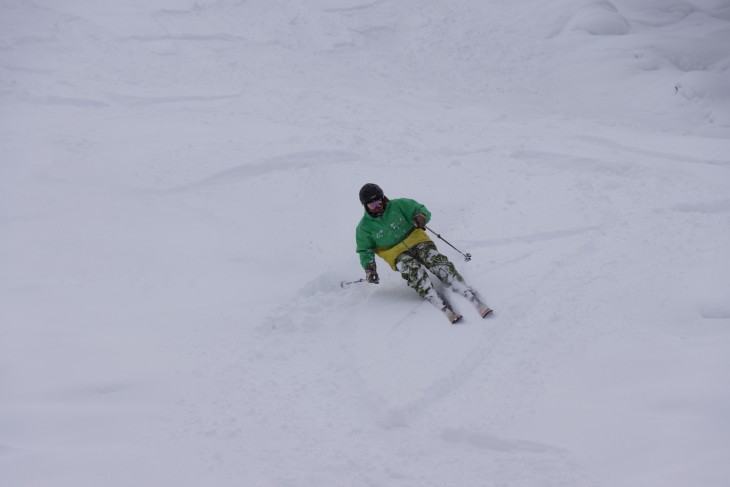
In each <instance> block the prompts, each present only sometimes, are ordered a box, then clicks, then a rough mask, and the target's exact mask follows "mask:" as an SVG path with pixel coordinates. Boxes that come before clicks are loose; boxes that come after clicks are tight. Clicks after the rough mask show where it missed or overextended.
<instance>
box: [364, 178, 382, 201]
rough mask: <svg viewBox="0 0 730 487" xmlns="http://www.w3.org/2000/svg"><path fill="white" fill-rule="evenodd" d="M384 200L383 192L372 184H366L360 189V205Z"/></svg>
mask: <svg viewBox="0 0 730 487" xmlns="http://www.w3.org/2000/svg"><path fill="white" fill-rule="evenodd" d="M383 198H385V195H384V194H383V190H382V189H380V186H378V185H377V184H374V183H367V184H366V185H365V186H363V187H362V188H360V203H362V204H363V205H367V204H368V203H370V202H371V201H375V200H379V199H383Z"/></svg>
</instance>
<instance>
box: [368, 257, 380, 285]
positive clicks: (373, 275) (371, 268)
mask: <svg viewBox="0 0 730 487" xmlns="http://www.w3.org/2000/svg"><path fill="white" fill-rule="evenodd" d="M365 279H367V281H368V282H369V283H370V284H377V283H379V282H380V278H379V277H378V271H376V270H375V262H373V263H371V264H368V265H367V267H365Z"/></svg>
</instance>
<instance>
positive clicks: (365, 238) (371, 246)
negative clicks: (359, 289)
mask: <svg viewBox="0 0 730 487" xmlns="http://www.w3.org/2000/svg"><path fill="white" fill-rule="evenodd" d="M355 241H356V243H357V253H358V255H359V256H360V265H361V266H362V268H363V269H367V267H368V266H369V265H371V264H372V266H373V267H375V242H373V240H372V238H371V237H370V234H368V233H367V232H365V231H363V230H362V229H361V228H360V227H359V226H358V227H357V231H356V233H355Z"/></svg>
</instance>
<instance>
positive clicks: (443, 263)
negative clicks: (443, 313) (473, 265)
mask: <svg viewBox="0 0 730 487" xmlns="http://www.w3.org/2000/svg"><path fill="white" fill-rule="evenodd" d="M395 268H396V269H398V272H400V274H401V276H402V277H403V279H405V280H406V281H407V282H408V285H409V286H410V287H412V288H413V289H415V290H416V292H417V293H418V295H419V296H421V297H422V298H424V299H426V300H428V301H429V302H430V303H431V304H433V305H434V306H436V307H437V308H439V309H443V308H444V307H445V306H446V302H445V301H444V299H443V298H442V297H441V296H440V295H439V293H438V292H437V291H436V289H435V288H434V286H433V282H431V278H430V277H429V275H428V272H427V271H426V270H427V269H428V270H429V271H431V272H432V273H433V274H434V275H435V276H436V277H438V278H439V280H440V281H441V282H443V283H444V284H445V285H446V286H447V287H450V288H451V290H452V291H454V292H456V293H458V294H461V295H462V296H464V297H466V298H467V299H468V300H469V301H474V299H475V295H474V292H473V291H472V289H471V288H470V287H469V286H468V285H467V284H466V282H464V278H463V277H461V274H459V272H458V271H457V270H456V267H454V264H452V263H451V261H449V259H448V258H447V257H446V256H445V255H443V254H441V253H439V251H438V250H437V249H436V244H434V243H433V242H424V243H420V244H418V245H416V246H415V247H413V248H412V249H410V250H408V251H407V252H403V253H402V254H400V255H399V256H398V258H396V259H395Z"/></svg>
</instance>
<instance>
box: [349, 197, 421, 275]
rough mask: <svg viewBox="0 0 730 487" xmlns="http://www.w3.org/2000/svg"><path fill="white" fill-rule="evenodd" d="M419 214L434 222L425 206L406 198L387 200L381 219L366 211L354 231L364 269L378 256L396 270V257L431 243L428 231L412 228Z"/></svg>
mask: <svg viewBox="0 0 730 487" xmlns="http://www.w3.org/2000/svg"><path fill="white" fill-rule="evenodd" d="M418 212H421V213H423V214H424V215H426V221H429V220H430V219H431V212H429V211H428V210H427V209H426V207H425V206H423V205H422V204H421V203H419V202H418V201H415V200H410V199H407V198H399V199H395V200H390V201H388V202H387V203H386V205H385V211H384V212H383V214H382V215H380V216H378V217H373V216H371V215H370V214H368V212H367V211H365V214H364V215H363V217H362V219H361V220H360V223H358V225H357V230H356V231H355V241H356V242H357V253H358V254H360V264H361V265H362V267H363V269H364V268H365V267H367V266H368V264H371V263H372V262H374V261H375V254H378V255H379V256H380V257H382V258H383V259H384V260H385V261H386V262H388V264H390V267H391V268H393V269H394V270H395V259H396V257H398V256H399V255H400V254H402V253H403V252H405V251H406V250H408V249H409V248H411V247H412V246H413V245H416V244H418V243H421V242H429V241H430V240H431V239H429V238H428V236H427V235H426V232H424V231H423V230H420V229H417V228H416V227H415V226H414V225H413V215H415V214H416V213H418Z"/></svg>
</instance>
